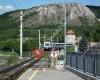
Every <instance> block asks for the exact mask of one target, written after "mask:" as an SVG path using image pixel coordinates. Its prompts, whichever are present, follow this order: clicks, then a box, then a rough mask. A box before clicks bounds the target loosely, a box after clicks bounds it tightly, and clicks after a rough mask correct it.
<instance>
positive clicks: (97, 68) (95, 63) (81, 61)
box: [66, 52, 100, 78]
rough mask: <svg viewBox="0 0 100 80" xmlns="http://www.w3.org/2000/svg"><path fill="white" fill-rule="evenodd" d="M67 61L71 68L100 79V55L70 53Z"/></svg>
mask: <svg viewBox="0 0 100 80" xmlns="http://www.w3.org/2000/svg"><path fill="white" fill-rule="evenodd" d="M66 60H67V61H66V62H67V63H66V64H67V65H69V67H71V68H74V69H76V70H78V71H81V72H84V73H87V74H89V75H92V76H94V77H97V78H100V54H94V53H76V52H70V53H67V59H66Z"/></svg>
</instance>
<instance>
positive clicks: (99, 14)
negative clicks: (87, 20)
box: [87, 6, 100, 19]
mask: <svg viewBox="0 0 100 80" xmlns="http://www.w3.org/2000/svg"><path fill="white" fill-rule="evenodd" d="M87 7H88V8H90V9H91V10H92V11H93V12H94V14H95V15H96V17H97V18H99V19H100V6H87Z"/></svg>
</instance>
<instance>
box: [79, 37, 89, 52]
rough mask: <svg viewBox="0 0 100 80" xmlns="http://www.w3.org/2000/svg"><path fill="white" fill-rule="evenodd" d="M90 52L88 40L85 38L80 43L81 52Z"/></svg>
mask: <svg viewBox="0 0 100 80" xmlns="http://www.w3.org/2000/svg"><path fill="white" fill-rule="evenodd" d="M87 50H88V40H87V39H86V37H85V36H83V37H82V39H81V40H80V42H79V52H86V51H87Z"/></svg>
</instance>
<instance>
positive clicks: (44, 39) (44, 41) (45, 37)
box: [44, 34, 46, 42]
mask: <svg viewBox="0 0 100 80" xmlns="http://www.w3.org/2000/svg"><path fill="white" fill-rule="evenodd" d="M45 39H46V36H45V34H44V42H45Z"/></svg>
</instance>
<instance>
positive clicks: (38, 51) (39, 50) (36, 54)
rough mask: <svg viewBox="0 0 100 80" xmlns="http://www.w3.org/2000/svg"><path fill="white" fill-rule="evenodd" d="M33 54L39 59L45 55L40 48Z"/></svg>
mask: <svg viewBox="0 0 100 80" xmlns="http://www.w3.org/2000/svg"><path fill="white" fill-rule="evenodd" d="M32 54H33V56H34V57H35V58H38V59H39V58H40V57H41V56H42V55H43V54H44V51H43V50H41V49H40V48H36V49H35V50H34V51H32Z"/></svg>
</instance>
